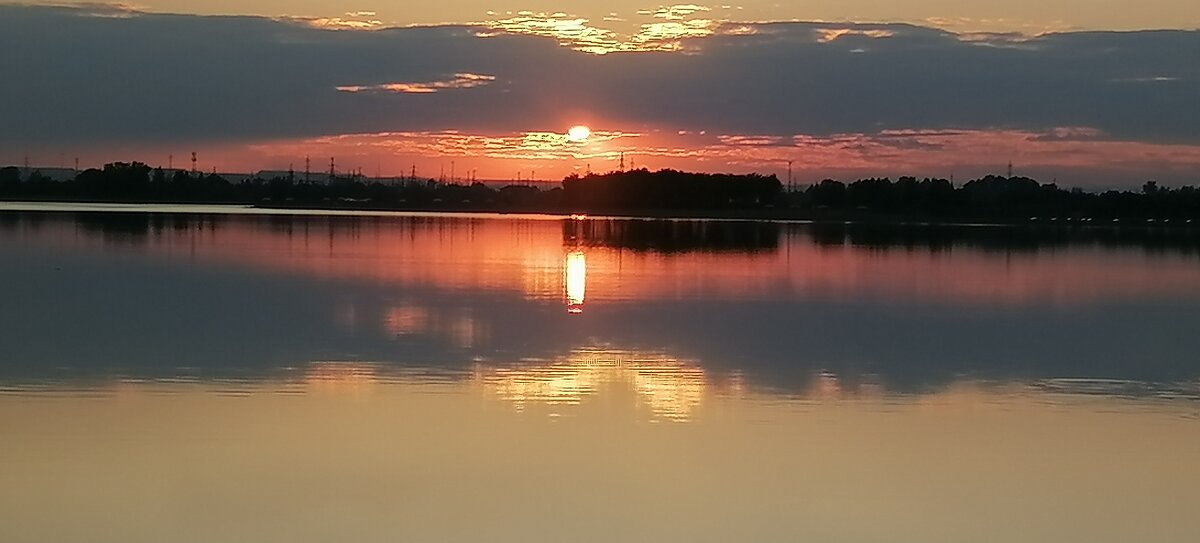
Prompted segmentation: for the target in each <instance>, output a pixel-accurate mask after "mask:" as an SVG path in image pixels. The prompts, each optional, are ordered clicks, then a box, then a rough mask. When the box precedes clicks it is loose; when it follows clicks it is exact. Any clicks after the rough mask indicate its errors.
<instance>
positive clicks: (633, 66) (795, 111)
mask: <svg viewBox="0 0 1200 543" xmlns="http://www.w3.org/2000/svg"><path fill="white" fill-rule="evenodd" d="M678 7H679V6H676V8H678ZM714 9H717V8H714ZM108 11H109V12H112V13H120V14H122V15H121V16H120V17H97V16H93V14H94V13H97V12H99V13H104V12H106V10H105V9H101V8H97V7H94V6H93V7H88V8H66V7H33V6H16V5H3V6H0V73H4V74H5V77H6V80H7V81H8V82H7V83H6V84H5V85H3V86H0V118H3V119H4V126H5V130H3V131H0V148H9V149H12V148H14V147H18V146H19V147H32V148H33V149H34V150H37V149H54V148H56V147H60V146H71V145H76V146H80V145H101V144H103V145H107V146H110V147H123V148H136V147H137V146H141V145H166V144H170V143H171V142H187V143H188V144H189V145H192V144H202V143H204V142H210V143H211V142H223V143H229V142H247V143H255V142H263V141H268V140H269V141H285V140H286V141H303V140H309V139H314V138H323V137H336V136H339V135H346V134H377V133H433V134H440V133H445V132H447V131H458V132H459V133H462V134H472V133H474V134H505V135H506V136H505V137H517V136H518V135H523V134H529V133H558V132H560V131H561V130H565V128H566V127H567V126H570V125H571V124H577V123H580V122H587V123H590V124H591V125H592V126H593V128H596V129H597V130H598V131H600V132H603V131H605V130H611V131H618V132H622V133H648V132H649V131H652V130H655V129H659V128H662V129H665V130H669V131H670V132H672V133H674V132H676V131H685V132H688V133H699V132H701V131H707V133H710V134H726V135H738V134H743V135H754V136H756V137H763V138H780V137H782V138H785V139H786V138H792V137H793V136H795V135H797V134H801V135H804V136H805V137H811V138H817V139H818V140H821V141H825V142H829V141H833V142H836V141H838V140H837V138H840V137H843V136H842V135H846V134H852V135H861V136H854V137H853V138H851V141H849V142H848V143H846V144H845V145H850V146H853V145H858V146H860V147H862V148H865V149H874V150H878V151H879V152H886V153H900V151H902V150H904V149H899V148H895V147H894V146H893V147H888V146H887V145H883V144H882V143H880V142H881V141H885V140H886V139H887V138H884V139H882V140H881V139H875V140H872V139H870V138H880V137H883V136H885V135H888V134H895V133H898V131H918V133H920V134H929V133H941V132H943V131H966V132H970V133H976V134H982V133H988V132H994V133H1002V134H1032V135H1038V134H1050V133H1051V131H1052V130H1055V129H1059V128H1060V127H1077V129H1079V130H1090V131H1094V132H1091V133H1090V134H1092V135H1089V136H1088V138H1090V139H1089V141H1088V142H1081V143H1093V144H1096V143H1099V142H1103V141H1108V142H1125V143H1138V144H1143V145H1148V146H1149V145H1155V144H1170V145H1171V146H1175V147H1170V146H1168V147H1169V148H1176V147H1179V146H1181V145H1182V146H1186V145H1200V108H1196V107H1195V103H1196V97H1197V96H1200V63H1196V62H1195V59H1196V58H1197V57H1198V56H1200V32H1196V31H1147V32H1059V33H1048V34H1044V35H1037V36H1022V37H1021V38H1020V39H1017V38H1015V37H1012V36H1004V37H995V36H993V37H991V38H989V39H986V40H981V39H980V38H979V37H978V36H974V35H971V36H968V35H960V34H956V33H954V32H949V31H946V30H941V29H935V28H928V27H922V26H917V25H908V24H855V23H728V24H722V23H719V21H720V20H721V19H722V17H716V16H713V17H712V18H711V19H709V16H710V15H711V14H710V12H705V11H702V10H697V11H694V12H688V13H684V12H683V11H680V10H679V9H676V10H675V11H674V12H672V11H670V10H669V9H668V12H667V13H675V14H677V15H678V16H680V17H685V19H684V20H683V21H682V22H681V21H679V20H672V19H670V18H669V17H659V18H658V19H655V21H657V22H658V23H662V24H664V25H667V24H672V25H675V24H677V25H681V26H659V27H654V26H651V27H645V26H641V24H642V23H637V24H636V25H635V30H634V32H633V33H632V34H628V35H618V34H616V33H614V32H612V31H604V30H603V29H598V28H595V27H592V26H590V24H589V23H588V21H586V20H579V18H575V17H572V16H570V15H569V14H563V13H550V14H537V13H529V12H526V13H523V14H518V15H515V16H513V17H510V18H508V19H505V20H503V21H501V22H503V24H500V23H501V22H495V24H489V25H470V26H463V25H450V26H437V27H416V28H374V29H373V31H371V32H357V31H345V30H340V31H335V30H331V29H330V28H328V27H321V28H315V27H314V26H313V25H312V24H310V23H309V22H306V21H297V20H276V19H270V18H261V17H229V16H191V15H165V14H146V13H139V12H136V11H131V10H129V9H127V8H111V9H109V10H108ZM684 11H686V10H684ZM654 13H658V11H655V12H654ZM355 15H356V16H359V15H364V14H362V13H356V14H355ZM674 16H675V15H672V16H671V17H674ZM701 16H702V17H704V18H703V19H697V18H696V17H701ZM347 17H348V18H351V17H350V16H347ZM366 17H367V18H369V15H368V16H366ZM714 21H717V22H714ZM645 24H649V25H653V24H655V23H645ZM335 26H336V25H335ZM564 36H565V37H564ZM564 41H565V42H567V45H568V46H566V47H564V46H563V45H562V44H563V43H564ZM1006 43H1008V44H1012V45H1019V46H995V44H1002V45H1003V44H1006ZM589 44H591V45H589ZM614 44H615V45H614ZM623 44H633V45H628V46H627V45H623ZM664 44H666V45H664ZM675 45H678V47H675ZM591 46H594V47H596V48H606V49H605V51H607V52H608V53H609V54H605V55H595V54H589V53H587V52H586V51H587V49H588V47H591ZM614 47H615V48H614ZM622 47H628V49H622ZM672 49H676V51H672ZM678 50H682V51H684V52H686V53H687V54H681V53H680V52H678ZM448 74H450V75H448ZM472 74H476V75H472ZM481 74H487V75H481ZM451 91H453V92H451ZM521 137H523V136H521ZM856 138H867V139H856ZM1071 138H1078V134H1076V135H1074V136H1070V137H1067V138H1066V139H1071ZM895 139H896V138H892V140H895ZM907 139H908V144H909V145H912V144H913V142H917V143H922V142H923V143H922V145H943V146H945V148H953V147H952V146H947V144H946V142H943V141H938V140H937V138H932V137H931V136H928V135H923V136H920V137H916V138H907ZM1017 139H1019V138H1017ZM1059 139H1063V138H1061V137H1060V138H1059ZM978 141H983V139H982V138H979V139H978ZM1003 141H1012V140H1010V139H1004V140H1003ZM1045 143H1050V142H1045ZM1059 143H1063V142H1059ZM839 145H840V144H839ZM736 147H738V148H740V149H742V151H741V152H749V151H747V150H746V148H750V151H753V150H754V149H759V148H761V149H764V150H769V149H771V148H773V147H771V146H757V147H756V146H752V145H739V146H736ZM826 147H828V146H827V145H826V146H822V147H821V148H820V149H816V150H814V151H813V152H824V151H823V150H821V149H825V148H826ZM654 148H655V149H660V150H663V152H665V153H668V152H669V153H672V154H681V153H693V154H695V152H694V150H689V149H684V148H682V147H679V148H676V147H673V146H671V145H668V144H663V145H662V146H654ZM921 149H926V150H929V152H933V151H932V150H930V148H928V147H921ZM912 150H913V149H908V151H909V152H911V151H912ZM764 152H765V151H764ZM700 154H704V153H700ZM709 155H711V156H706V157H705V158H713V159H714V160H715V159H717V158H720V157H721V156H722V155H721V154H720V153H709ZM983 155H984V153H982V152H977V153H975V154H972V155H971V156H973V157H981V156H983ZM745 156H753V155H745ZM886 156H891V155H886ZM897 156H900V155H899V154H897ZM1181 156H1185V157H1191V156H1192V155H1191V154H1187V153H1185V154H1183V155H1181ZM763 159H764V160H765V159H766V158H765V157H764V158H763ZM730 160H732V158H730ZM855 160H859V159H855ZM896 160H898V161H899V160H901V159H899V158H897V159H896ZM1005 160H1007V158H1005V159H1004V160H997V162H1004V161H1005ZM1189 160H1190V158H1189ZM878 162H879V161H878V160H873V162H872V163H878ZM1172 164H1176V165H1177V164H1178V162H1177V161H1176V162H1172Z"/></svg>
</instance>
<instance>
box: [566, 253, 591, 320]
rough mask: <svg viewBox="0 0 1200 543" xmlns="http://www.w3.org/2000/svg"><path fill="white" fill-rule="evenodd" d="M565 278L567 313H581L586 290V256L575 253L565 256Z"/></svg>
mask: <svg viewBox="0 0 1200 543" xmlns="http://www.w3.org/2000/svg"><path fill="white" fill-rule="evenodd" d="M563 273H564V275H566V278H565V280H564V283H565V285H566V296H567V312H568V313H583V300H584V294H585V291H586V290H587V256H585V255H584V254H583V253H582V252H580V251H576V252H573V253H569V254H567V263H566V266H565V267H564V272H563Z"/></svg>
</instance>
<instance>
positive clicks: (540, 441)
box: [0, 204, 1200, 543]
mask: <svg viewBox="0 0 1200 543" xmlns="http://www.w3.org/2000/svg"><path fill="white" fill-rule="evenodd" d="M22 209H24V210H30V209H37V210H38V211H19V210H22ZM150 209H153V210H155V211H170V212H169V213H146V212H144V211H145V210H146V208H138V207H129V206H77V205H71V206H68V205H64V206H52V205H44V204H37V205H34V204H28V205H13V204H3V205H0V301H2V304H3V305H2V307H3V311H0V331H2V332H0V541H5V542H9V541H11V542H43V541H45V542H67V541H88V542H122V543H130V542H156V543H157V542H163V541H172V542H193V541H194V542H212V541H254V542H271V541H286V542H307V541H312V542H328V541H371V542H373V541H389V542H391V541H500V542H509V541H511V542H531V541H546V542H563V541H582V542H592V541H595V542H614V541H688V542H692V541H713V542H730V541H746V542H792V541H832V542H843V541H845V542H889V543H891V542H993V541H994V542H1017V541H1020V542H1061V541H1087V542H1131V541H1153V542H1181V543H1183V542H1194V541H1200V515H1197V511H1196V504H1197V503H1200V333H1198V329H1197V326H1198V325H1200V234H1195V233H1191V232H1189V231H1183V230H1180V231H1168V230H1142V231H1137V230H1123V231H1115V230H1104V229H1092V230H1070V229H1043V230H1036V231H1034V230H1029V229H1024V228H995V227H982V226H976V227H954V228H947V227H941V228H937V227H928V226H908V227H889V228H872V227H865V226H845V225H832V226H830V225H824V226H821V225H809V224H784V223H752V222H703V221H639V220H611V219H584V218H573V219H563V218H560V217H540V216H518V217H511V216H510V217H501V216H485V215H467V216H461V215H460V216H451V215H435V214H376V215H364V216H354V215H353V214H340V215H335V216H327V215H320V214H308V215H293V214H280V213H272V212H263V211H259V210H230V209H224V208H211V207H194V206H193V207H189V206H179V207H159V208H150ZM229 211H237V213H228V212H229Z"/></svg>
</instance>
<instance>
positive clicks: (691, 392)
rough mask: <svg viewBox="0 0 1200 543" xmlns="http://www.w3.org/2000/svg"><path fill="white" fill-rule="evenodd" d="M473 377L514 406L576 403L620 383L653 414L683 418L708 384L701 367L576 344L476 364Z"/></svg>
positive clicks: (652, 355)
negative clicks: (531, 357) (566, 350)
mask: <svg viewBox="0 0 1200 543" xmlns="http://www.w3.org/2000/svg"><path fill="white" fill-rule="evenodd" d="M474 379H475V381H476V382H477V383H479V384H481V385H482V386H483V387H484V388H485V389H487V390H489V391H490V392H491V393H493V394H495V395H496V396H497V397H499V398H501V399H503V400H505V401H508V402H511V403H512V404H513V406H514V407H515V408H516V409H517V410H524V409H525V408H526V407H530V406H534V405H544V406H562V405H579V404H581V403H583V402H584V400H586V399H588V398H591V397H595V396H597V395H599V394H600V393H602V392H603V391H606V390H610V389H613V388H621V387H624V388H626V389H627V390H631V391H633V392H634V393H635V395H636V398H637V401H638V404H639V405H640V406H644V407H645V408H647V409H648V410H649V411H650V413H652V414H653V416H654V417H655V418H656V419H665V420H671V421H678V422H686V421H689V420H691V419H692V418H693V416H694V414H695V412H696V410H697V409H698V408H699V407H700V404H701V402H702V401H703V398H704V396H705V392H706V391H707V390H708V388H709V387H710V382H709V379H708V376H707V375H706V373H705V371H704V369H703V368H701V367H700V366H699V365H696V364H694V363H691V362H686V361H681V360H678V359H676V358H673V357H671V356H667V355H664V354H656V353H643V352H633V351H616V350H606V349H581V350H576V351H574V352H572V353H571V354H570V355H568V356H566V357H564V358H562V359H557V360H550V361H544V362H538V363H530V364H527V365H520V366H516V367H493V366H485V365H478V366H476V368H475V372H474Z"/></svg>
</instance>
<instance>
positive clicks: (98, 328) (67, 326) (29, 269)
mask: <svg viewBox="0 0 1200 543" xmlns="http://www.w3.org/2000/svg"><path fill="white" fill-rule="evenodd" d="M0 216H2V217H3V220H0V248H3V250H4V251H5V254H12V255H19V256H20V258H6V259H4V261H3V262H0V280H3V283H0V284H4V285H7V288H5V292H4V294H5V297H6V300H7V301H8V307H10V308H12V310H10V311H6V312H4V313H3V314H0V326H3V329H5V330H7V331H9V332H10V333H11V334H12V336H13V337H22V338H29V339H28V340H26V341H18V342H4V343H3V344H0V361H2V363H0V376H3V377H6V378H7V379H8V380H9V381H13V380H17V379H20V380H25V381H29V380H38V379H41V380H46V379H50V380H53V379H57V378H64V379H65V378H70V379H76V380H89V379H92V380H94V379H104V378H106V377H108V376H114V375H116V376H132V377H147V378H161V377H170V376H177V375H200V376H210V377H234V378H242V377H247V378H253V377H256V376H260V377H269V376H271V375H273V374H274V373H277V372H278V371H279V369H280V368H286V367H291V366H294V365H296V364H298V363H303V362H305V361H309V360H321V359H346V358H360V359H369V360H385V361H392V362H391V363H394V364H397V365H401V366H406V367H435V368H438V367H440V368H447V369H453V370H462V369H464V368H467V367H470V366H471V365H472V364H474V363H475V361H479V360H483V361H487V362H489V363H496V364H501V365H503V364H506V363H510V362H512V361H517V360H525V359H541V360H553V359H557V358H560V357H562V356H564V355H563V353H570V352H575V351H578V350H579V349H584V348H587V347H588V346H592V345H597V344H605V345H613V346H615V347H617V348H619V349H626V350H630V351H638V352H658V353H667V354H669V355H670V356H674V357H679V358H681V359H687V360H694V361H695V364H696V365H697V366H698V367H700V368H703V369H704V370H706V371H708V372H714V371H716V372H723V373H734V372H737V373H740V374H741V375H743V376H744V378H745V379H746V380H747V382H749V383H751V384H753V385H754V386H756V387H759V388H761V389H770V390H777V391H778V392H780V393H789V392H793V391H795V390H803V389H806V388H807V387H808V386H809V384H810V380H811V378H812V376H813V375H818V374H821V373H829V374H832V375H837V376H839V379H840V380H841V382H843V383H853V382H855V381H856V380H861V379H868V378H869V379H873V380H875V381H876V382H877V384H878V386H880V387H883V388H885V389H887V390H891V391H898V392H929V391H932V390H938V389H940V388H943V387H945V386H946V385H948V384H949V383H952V382H954V381H955V380H958V379H964V378H965V379H980V380H985V381H1005V380H1019V381H1023V382H1029V381H1034V380H1053V379H1091V380H1102V379H1115V380H1118V381H1134V382H1143V383H1174V382H1187V381H1189V380H1192V379H1195V378H1196V377H1197V375H1198V374H1200V368H1198V365H1197V362H1196V359H1195V358H1194V357H1192V356H1191V355H1190V353H1194V352H1197V350H1198V349H1200V339H1198V337H1197V335H1196V334H1194V333H1192V331H1191V330H1190V323H1194V322H1197V318H1198V317H1200V309H1198V308H1200V304H1197V303H1196V302H1197V301H1198V300H1200V266H1197V265H1196V264H1197V263H1198V259H1197V256H1196V251H1195V247H1197V246H1200V244H1197V243H1196V242H1195V240H1193V239H1191V238H1188V237H1186V236H1184V237H1182V238H1180V237H1179V236H1175V237H1170V236H1167V235H1165V234H1161V233H1160V234H1152V235H1148V236H1145V239H1133V240H1130V239H1125V238H1122V237H1120V235H1118V234H1111V233H1104V232H1103V231H1101V232H1100V233H1098V234H1088V235H1085V236H1083V237H1082V238H1078V237H1069V236H1067V237H1064V236H1063V235H1061V234H1058V233H1055V232H1050V233H1049V234H1047V235H1038V236H1032V235H1014V234H1004V235H1001V234H999V233H997V230H996V229H981V228H968V229H958V230H937V229H921V228H916V229H910V230H900V231H899V232H900V233H894V232H893V233H886V232H885V233H880V232H876V231H872V230H870V229H855V228H850V227H845V226H834V227H817V226H814V225H784V224H761V223H717V222H697V221H673V222H664V221H608V220H577V219H572V220H566V221H563V220H527V219H523V218H518V219H512V220H504V219H501V220H497V219H491V218H485V217H474V218H464V219H447V218H442V217H437V216H428V215H417V216H400V217H311V216H310V217H287V216H262V217H258V216H221V215H213V214H205V215H105V214H84V215H77V216H73V215H49V214H43V215H37V214H25V215H15V214H6V215H0ZM1000 232H1001V233H1002V232H1003V231H1000ZM16 285H20V288H16ZM585 295H586V310H584V308H585V306H584V299H585ZM564 308H565V309H566V311H564ZM569 312H577V313H575V314H567V313H569ZM64 336H66V337H71V338H72V341H69V342H66V341H59V340H58V339H57V338H59V337H64Z"/></svg>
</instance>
